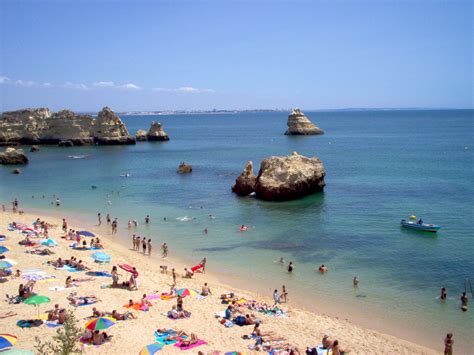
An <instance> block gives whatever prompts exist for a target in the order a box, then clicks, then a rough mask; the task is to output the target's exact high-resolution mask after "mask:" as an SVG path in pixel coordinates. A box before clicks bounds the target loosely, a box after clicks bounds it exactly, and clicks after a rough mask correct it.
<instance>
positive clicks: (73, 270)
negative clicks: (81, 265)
mask: <svg viewBox="0 0 474 355" xmlns="http://www.w3.org/2000/svg"><path fill="white" fill-rule="evenodd" d="M56 270H66V271H69V272H79V271H85V270H77V269H76V268H74V267H71V266H69V265H64V266H63V267H57V268H56Z"/></svg>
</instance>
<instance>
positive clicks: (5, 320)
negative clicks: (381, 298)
mask: <svg viewBox="0 0 474 355" xmlns="http://www.w3.org/2000/svg"><path fill="white" fill-rule="evenodd" d="M55 203H56V204H60V201H59V199H57V200H56V201H55ZM2 210H3V213H2V214H0V216H1V222H0V223H1V226H0V228H1V229H0V234H1V235H0V249H1V250H2V254H0V258H1V259H0V263H1V264H0V265H2V268H1V269H0V272H1V274H0V275H1V279H2V290H4V293H5V294H6V298H5V302H3V303H2V304H1V306H0V318H1V319H2V321H1V322H0V333H5V334H10V335H11V336H13V337H14V338H15V339H16V340H17V344H16V346H17V347H19V348H24V349H30V350H33V349H34V346H35V342H34V337H35V336H41V337H42V338H45V337H46V338H48V337H50V338H51V337H52V336H53V335H54V334H55V332H56V330H57V329H56V328H59V327H64V324H65V323H66V322H67V320H68V317H71V314H73V315H74V318H75V319H77V320H78V321H79V323H80V326H81V327H82V328H83V331H82V332H81V333H80V334H77V342H78V343H79V344H80V345H81V347H82V349H83V350H84V351H86V352H89V351H90V352H97V353H100V352H108V353H110V352H117V351H119V350H120V353H130V354H132V353H138V352H140V350H141V349H144V348H148V349H154V351H158V350H159V351H161V352H164V353H169V352H175V351H177V352H180V351H183V350H190V349H193V350H192V351H191V353H202V354H204V353H209V354H219V353H228V352H230V353H241V352H268V353H272V354H303V353H306V354H331V353H332V354H344V353H348V352H352V353H369V352H370V353H371V352H380V353H407V354H408V353H410V354H413V353H417V354H428V353H432V352H433V351H432V350H430V349H427V348H424V347H421V346H418V345H415V344H412V343H409V342H406V341H403V340H401V339H397V338H394V337H391V336H388V335H384V334H381V333H377V332H374V331H371V330H367V329H363V328H360V327H357V326H355V325H353V324H352V323H350V322H348V321H347V320H341V319H335V318H330V317H328V316H324V315H323V316H322V315H316V314H313V313H310V312H306V311H303V310H301V309H298V308H297V307H295V306H292V305H291V302H290V301H291V299H290V298H289V296H288V290H287V289H286V287H285V286H282V288H281V291H279V290H278V289H275V290H274V292H273V295H272V298H269V297H263V296H261V295H256V294H253V293H251V292H249V291H244V290H238V289H235V288H233V287H230V286H226V285H223V284H222V283H220V282H219V281H218V280H217V279H216V278H215V277H214V276H212V275H210V274H209V272H206V268H207V264H208V260H207V258H206V257H204V256H203V257H202V259H201V260H200V261H199V262H196V263H195V264H196V265H194V266H187V265H182V264H180V263H178V262H176V261H175V260H170V258H169V257H168V254H169V246H168V245H167V243H166V242H163V243H162V244H161V246H160V253H159V255H156V257H153V251H152V250H153V248H152V240H151V239H150V238H145V237H141V236H139V235H136V234H133V235H132V237H131V248H130V249H127V248H126V247H123V246H122V245H120V244H118V243H116V242H114V241H113V240H112V238H111V236H114V235H115V234H117V232H118V222H117V219H115V218H111V217H110V215H107V216H106V221H105V223H107V225H108V226H110V234H109V235H100V234H99V233H97V232H96V231H95V230H94V228H92V229H91V228H88V229H85V230H82V229H78V228H76V227H71V226H70V225H69V224H70V223H69V219H68V217H67V216H66V217H64V218H58V217H54V216H39V217H38V216H36V215H35V216H33V215H30V214H28V213H25V211H23V210H22V209H21V208H20V207H19V203H18V200H15V201H14V202H13V203H12V210H11V211H10V209H8V211H7V209H6V208H5V206H3V208H2ZM97 218H98V221H97V222H98V225H101V224H102V215H101V213H99V214H98V215H97ZM144 221H145V223H150V222H151V221H150V217H149V216H146V217H145V219H144ZM135 223H136V222H135ZM133 226H134V221H133V220H130V222H129V223H128V225H127V228H131V227H133ZM94 227H97V226H94ZM277 262H280V263H284V264H285V265H286V269H287V272H292V271H293V269H294V264H293V262H289V263H286V262H285V261H284V260H283V259H281V260H279V261H277ZM181 270H182V271H181ZM318 271H319V272H321V273H325V272H328V268H327V267H326V266H325V265H321V266H320V267H319V268H318ZM353 283H354V286H357V283H358V280H357V278H356V277H354V280H353ZM31 305H35V306H36V309H33V308H32V307H31ZM445 343H446V351H447V352H446V353H450V351H452V350H450V349H452V347H453V336H452V335H448V336H447V337H446V341H445ZM151 353H153V352H151Z"/></svg>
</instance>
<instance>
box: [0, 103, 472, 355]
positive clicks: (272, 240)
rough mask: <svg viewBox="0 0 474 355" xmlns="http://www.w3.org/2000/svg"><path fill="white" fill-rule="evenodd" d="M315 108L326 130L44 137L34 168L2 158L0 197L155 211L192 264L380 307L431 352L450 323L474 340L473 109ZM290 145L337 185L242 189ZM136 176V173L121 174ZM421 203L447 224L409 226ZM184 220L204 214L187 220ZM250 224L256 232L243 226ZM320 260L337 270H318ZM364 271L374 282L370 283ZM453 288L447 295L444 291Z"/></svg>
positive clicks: (254, 127) (277, 118)
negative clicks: (273, 196)
mask: <svg viewBox="0 0 474 355" xmlns="http://www.w3.org/2000/svg"><path fill="white" fill-rule="evenodd" d="M307 115H308V117H310V118H312V119H313V120H314V122H315V123H316V124H317V125H318V126H320V127H322V128H323V129H324V130H325V131H326V134H325V135H324V136H312V137H288V136H285V135H283V132H284V131H285V129H286V114H284V113H252V114H250V113H248V114H235V115H230V114H229V115H185V116H184V115H183V116H180V115H176V116H160V117H156V116H123V117H122V119H123V120H124V121H125V123H126V124H127V126H128V128H129V131H130V132H133V133H135V132H136V130H138V129H142V128H145V129H147V128H148V127H149V123H150V121H151V120H159V121H160V122H162V123H163V124H164V127H165V130H166V132H167V133H168V134H169V135H170V137H171V141H169V142H165V143H148V142H145V143H139V144H137V145H136V146H117V147H77V148H76V147H74V148H61V149H60V148H56V147H43V148H42V150H41V152H39V153H35V154H29V156H30V164H29V165H28V166H27V167H25V168H24V169H23V170H24V173H23V174H22V175H19V176H15V175H13V174H11V173H10V172H11V167H0V181H1V191H0V193H1V196H0V197H1V200H2V201H10V200H11V199H13V198H14V197H18V198H19V199H20V201H21V202H23V203H24V204H25V205H28V206H31V207H37V208H44V209H54V207H52V206H51V205H50V202H51V201H52V195H53V194H56V195H58V196H59V197H60V198H61V200H62V202H63V206H62V207H61V208H62V209H65V210H74V211H76V212H78V213H87V214H88V216H91V217H94V216H95V215H96V213H97V212H98V211H102V213H103V215H104V216H105V214H106V213H107V212H109V213H110V214H111V215H112V216H118V217H119V221H120V224H119V227H120V228H121V230H123V231H124V232H126V222H127V221H128V220H129V219H133V218H135V219H138V220H139V221H140V222H142V221H143V218H144V217H145V216H146V215H147V214H150V216H151V218H152V223H151V225H149V226H144V225H143V223H142V224H141V225H140V226H139V230H138V233H139V234H142V235H145V236H147V237H151V238H153V240H154V241H155V242H154V244H155V246H156V247H155V250H156V249H158V247H157V246H158V245H159V243H160V242H162V241H164V240H166V241H167V242H168V243H169V244H170V246H171V252H172V253H176V254H178V255H179V256H181V257H186V258H187V259H188V260H196V261H198V260H200V259H201V258H202V257H203V256H207V258H208V259H209V260H210V269H211V270H213V271H216V272H219V273H220V274H221V275H222V276H223V277H224V278H227V279H228V278H235V279H238V280H240V281H239V282H243V283H245V282H247V283H249V284H250V285H251V286H252V287H253V288H254V289H257V290H259V291H264V292H266V293H268V295H271V292H272V290H273V289H274V288H281V285H282V284H285V285H286V286H287V287H288V288H289V290H290V296H292V297H293V299H294V300H296V301H298V302H300V303H305V304H307V305H310V306H314V307H315V308H317V309H318V310H320V311H321V310H323V311H327V313H334V314H339V315H341V316H344V315H348V314H350V315H351V317H352V316H353V317H354V318H365V319H367V316H366V315H367V312H371V313H370V314H371V316H370V317H369V318H370V322H369V321H367V322H366V323H367V324H365V325H367V326H373V327H376V328H384V327H382V326H380V327H379V326H378V325H377V324H378V323H384V324H385V323H389V324H394V325H396V326H393V328H397V329H400V324H403V325H404V327H405V328H406V329H405V330H406V331H407V332H408V333H409V331H411V330H415V331H417V332H418V333H422V334H423V337H424V339H425V340H424V341H422V340H420V339H418V340H419V341H421V342H424V343H425V344H426V343H428V345H431V346H432V347H434V348H439V347H440V346H441V345H439V344H429V342H431V339H436V340H437V341H438V342H439V343H440V344H441V342H442V337H443V336H444V335H445V333H446V332H448V331H452V332H454V333H455V336H456V339H457V343H456V344H457V345H458V346H466V348H467V346H469V345H472V340H470V336H471V335H472V330H473V315H472V314H473V310H472V309H470V310H469V312H467V313H465V314H463V313H462V312H461V311H460V310H459V297H460V294H461V292H462V291H463V288H464V281H465V279H466V278H470V279H474V272H473V270H474V262H473V255H474V253H473V252H474V241H473V240H474V239H473V238H474V233H473V232H474V228H473V225H472V223H473V222H474V218H473V202H474V201H473V197H474V191H473V190H474V189H473V186H472V182H473V181H474V171H473V149H474V144H473V143H474V142H473V111H470V110H446V111H349V112H309V113H307ZM292 151H297V152H298V153H300V154H304V155H309V156H311V155H317V156H318V157H319V158H321V160H322V161H323V162H324V164H325V167H326V170H327V175H326V184H327V185H326V188H325V191H324V193H320V194H317V195H313V196H310V197H307V198H304V199H302V200H297V201H291V202H284V203H269V202H262V201H257V200H255V199H253V198H238V197H236V196H235V195H233V194H232V193H231V190H230V188H231V185H232V184H233V182H234V180H235V177H236V176H237V175H238V174H239V173H240V172H241V171H242V169H243V167H244V165H245V163H246V162H247V161H248V160H253V161H254V163H255V166H256V167H258V165H259V162H260V161H261V159H263V158H264V157H267V156H270V155H288V154H290V153H291V152H292ZM72 155H86V157H85V158H84V159H71V158H68V156H72ZM180 161H185V162H187V163H190V164H192V165H193V169H194V171H193V173H192V174H190V175H178V174H177V173H176V169H177V166H178V164H179V162H180ZM257 170H258V169H257ZM123 172H129V173H131V174H132V176H131V177H128V178H124V177H120V174H121V173H123ZM91 185H96V186H97V189H91ZM33 194H34V195H35V198H34V199H32V198H31V195H33ZM41 194H45V195H47V198H46V199H41V198H38V197H39V196H40V195H41ZM209 214H212V215H214V216H216V218H215V219H212V220H211V219H209V218H208V215H209ZM411 214H416V215H417V216H421V217H423V219H424V220H425V221H427V222H433V223H437V224H440V225H442V226H443V229H442V230H441V231H440V232H439V233H438V235H431V234H424V233H420V232H413V231H409V230H402V229H401V228H400V227H399V221H400V219H401V218H404V217H406V216H409V215H411ZM184 216H188V217H191V218H195V219H194V220H191V221H187V222H182V221H179V220H177V219H176V218H179V217H184ZM163 217H166V218H167V221H163ZM242 224H246V225H249V226H252V228H251V230H250V231H248V232H247V233H240V232H239V231H238V227H239V226H240V225H242ZM204 228H208V230H209V233H208V234H207V235H204V233H203V230H204ZM281 256H283V257H285V259H286V260H292V261H293V262H294V263H295V266H296V269H295V272H294V273H293V274H291V275H289V274H287V273H286V272H285V270H284V269H283V268H281V267H280V266H278V265H276V264H275V263H274V261H275V260H277V259H279V257H281ZM320 264H326V265H327V266H328V268H329V269H330V272H329V273H328V274H326V275H319V274H318V273H315V272H314V268H315V267H317V266H319V265H320ZM217 265H219V269H218V268H217ZM354 275H357V276H358V278H359V279H360V280H361V283H360V285H359V288H358V289H357V290H353V288H352V286H351V280H352V277H353V276H354ZM245 280H246V281H245ZM473 281H474V280H473ZM443 286H444V287H446V288H447V290H448V296H449V300H448V302H447V304H445V305H441V304H440V303H439V301H438V300H437V299H436V297H438V295H439V292H440V289H441V287H443ZM469 296H470V295H469ZM471 303H474V300H472V301H471ZM337 308H340V309H339V310H338V309H337ZM471 308H472V306H471ZM338 312H339V313H338ZM364 315H365V317H364ZM387 329H388V330H390V331H392V330H393V329H392V328H391V327H387ZM406 337H408V338H410V335H407V336H406ZM411 340H415V339H411ZM469 342H471V344H469Z"/></svg>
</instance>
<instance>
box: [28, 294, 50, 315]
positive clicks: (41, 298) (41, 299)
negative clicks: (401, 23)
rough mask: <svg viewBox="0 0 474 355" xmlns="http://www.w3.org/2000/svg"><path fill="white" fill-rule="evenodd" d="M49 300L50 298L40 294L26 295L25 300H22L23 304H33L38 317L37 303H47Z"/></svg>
mask: <svg viewBox="0 0 474 355" xmlns="http://www.w3.org/2000/svg"><path fill="white" fill-rule="evenodd" d="M49 302H51V299H50V298H49V297H46V296H40V295H34V296H31V297H28V298H27V299H26V300H24V301H23V303H25V304H29V305H33V306H35V307H36V308H37V310H38V317H39V307H38V305H40V304H42V303H49Z"/></svg>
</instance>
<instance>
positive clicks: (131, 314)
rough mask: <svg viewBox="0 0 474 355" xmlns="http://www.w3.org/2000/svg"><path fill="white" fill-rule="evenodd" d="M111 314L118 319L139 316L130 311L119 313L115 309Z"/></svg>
mask: <svg viewBox="0 0 474 355" xmlns="http://www.w3.org/2000/svg"><path fill="white" fill-rule="evenodd" d="M110 315H111V316H112V318H115V319H116V320H128V319H137V316H136V315H135V314H133V313H132V312H130V311H128V312H125V313H119V312H117V311H116V310H115V309H114V310H113V311H112V313H111V314H110Z"/></svg>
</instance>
